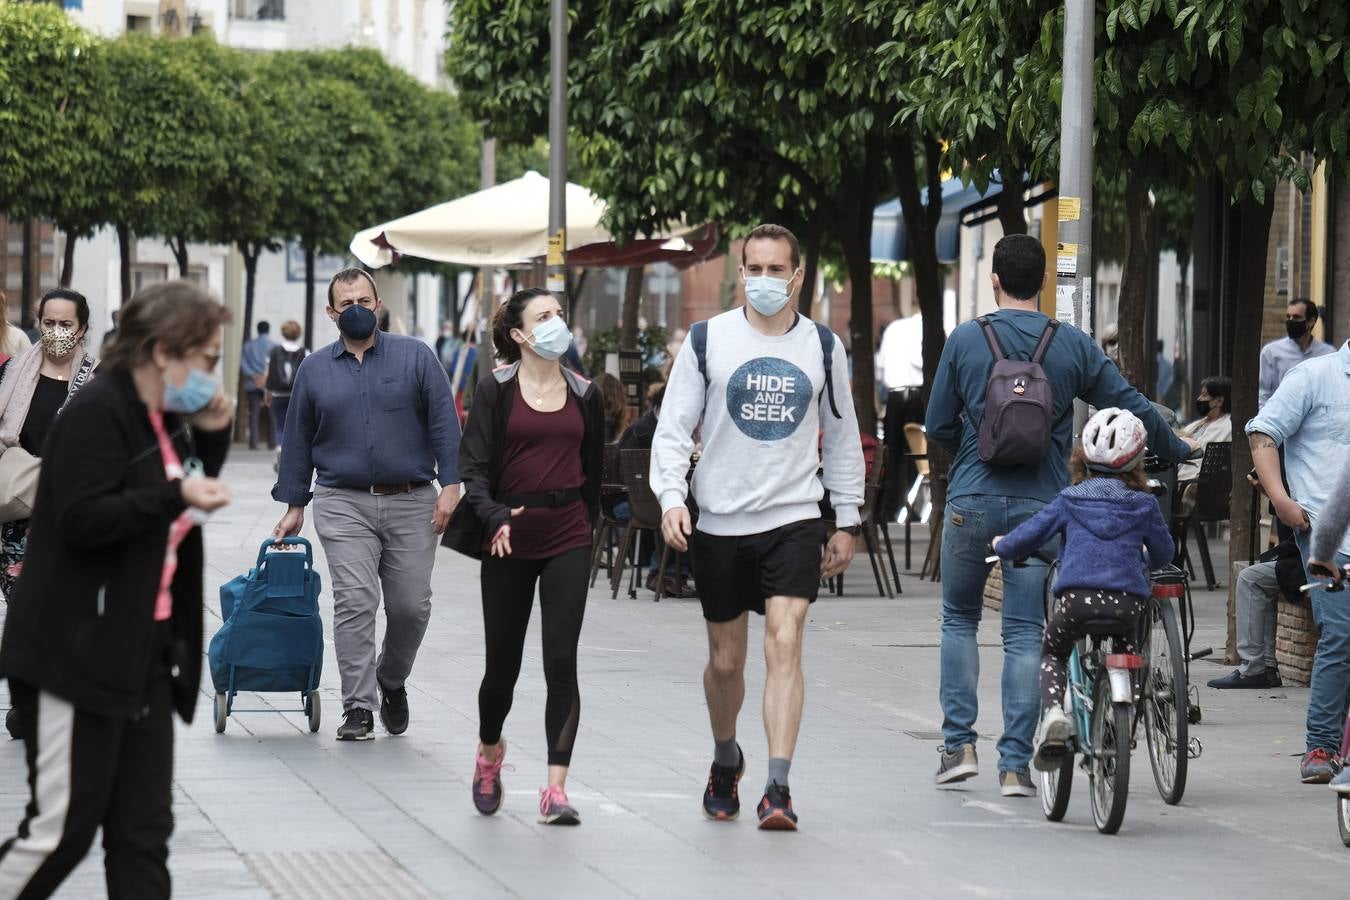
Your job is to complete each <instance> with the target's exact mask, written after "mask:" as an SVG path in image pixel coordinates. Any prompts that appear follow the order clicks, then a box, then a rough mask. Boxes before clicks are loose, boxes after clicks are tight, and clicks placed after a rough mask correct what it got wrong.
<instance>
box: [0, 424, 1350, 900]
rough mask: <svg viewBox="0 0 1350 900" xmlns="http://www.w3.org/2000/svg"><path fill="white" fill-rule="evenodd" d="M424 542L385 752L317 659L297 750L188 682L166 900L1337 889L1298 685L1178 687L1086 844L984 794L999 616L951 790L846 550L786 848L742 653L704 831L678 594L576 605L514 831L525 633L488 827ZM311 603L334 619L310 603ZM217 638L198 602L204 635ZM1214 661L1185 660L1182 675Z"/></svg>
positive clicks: (691, 651) (18, 758)
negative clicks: (1301, 760)
mask: <svg viewBox="0 0 1350 900" xmlns="http://www.w3.org/2000/svg"><path fill="white" fill-rule="evenodd" d="M226 477H227V478H228V479H229V480H230V482H231V485H232V487H233V489H234V491H235V496H236V501H235V503H234V504H233V505H232V506H230V507H229V508H228V509H227V510H225V511H223V512H222V513H221V514H220V515H218V516H217V517H216V518H215V520H214V521H213V522H212V523H211V524H210V525H209V526H208V530H207V536H208V552H207V555H208V572H207V579H206V580H207V584H208V585H209V586H211V587H210V590H212V592H213V590H214V586H215V585H217V584H219V583H222V582H224V581H226V580H228V579H229V578H231V577H233V576H234V575H235V574H237V573H238V572H240V571H243V570H244V569H246V568H247V567H248V566H249V565H250V564H251V563H252V561H253V557H254V556H255V554H256V553H257V548H258V544H259V542H260V541H261V540H262V539H263V538H264V537H265V536H266V535H267V533H268V532H269V531H270V530H271V528H272V527H273V526H274V525H275V523H276V520H277V518H278V517H279V515H280V512H281V509H280V507H279V506H277V505H276V504H274V503H272V502H271V501H270V499H268V490H269V488H270V485H271V479H272V472H271V465H270V457H268V456H267V455H265V454H262V453H248V452H246V451H237V452H236V453H235V455H234V457H233V460H232V462H231V464H230V466H229V469H228V470H227V473H226ZM306 534H307V535H312V528H311V527H309V526H307V528H306ZM316 545H317V542H316ZM439 552H440V556H439V557H438V560H437V568H436V573H435V589H436V607H435V611H434V613H433V617H432V622H431V628H430V631H429V632H428V635H427V640H426V643H425V644H424V646H423V650H422V655H421V657H420V658H419V661H418V664H417V667H416V669H415V670H414V672H413V676H412V679H411V681H410V682H409V697H410V702H411V707H412V727H411V728H410V730H409V731H408V733H407V734H406V735H404V736H402V737H396V738H391V737H389V736H387V735H385V734H384V733H383V732H381V733H380V736H379V737H378V738H377V739H376V740H374V741H370V742H367V743H361V744H338V743H337V742H335V741H334V740H333V731H334V729H335V728H336V726H337V724H338V721H339V717H340V707H341V700H340V696H339V692H338V689H337V683H338V682H337V666H336V664H335V663H334V660H333V658H332V649H331V644H330V646H329V648H328V654H329V655H328V658H327V659H326V660H325V669H324V679H323V689H322V696H323V713H324V723H323V728H322V730H321V731H320V733H319V734H318V735H310V734H309V733H308V730H307V728H306V727H305V724H304V721H303V717H302V716H301V715H300V714H299V713H298V712H296V711H290V708H291V707H294V706H296V705H298V704H296V703H294V702H293V700H292V698H290V697H277V696H266V697H258V696H254V695H242V696H241V698H240V700H239V703H238V705H239V706H241V707H248V708H258V709H282V710H285V711H264V712H240V713H238V714H237V715H235V716H234V717H232V718H231V719H230V721H229V726H228V729H227V731H226V733H225V734H224V735H216V734H215V733H214V731H213V729H212V727H211V722H210V705H211V704H210V695H209V684H208V685H207V686H205V687H204V689H203V693H202V702H201V703H200V704H199V706H198V720H197V722H196V724H194V725H193V726H191V727H180V729H179V744H178V752H177V760H176V776H177V777H176V780H175V814H176V816H177V822H178V825H177V831H176V832H175V835H174V840H173V846H172V855H171V858H170V865H171V867H172V869H173V873H174V879H175V886H176V894H177V896H179V897H201V898H229V900H252V898H260V900H261V898H310V897H313V898H331V897H348V896H351V897H355V896H362V897H368V898H405V897H406V898H427V897H449V898H470V897H539V898H547V900H561V898H568V897H576V898H602V897H606V898H607V897H644V898H646V897H653V898H660V897H671V898H677V897H678V898H684V897H694V896H709V897H801V898H813V897H825V896H854V897H896V896H907V897H937V896H942V897H1026V896H1037V897H1040V896H1044V895H1045V894H1046V891H1047V890H1055V891H1060V890H1063V891H1067V892H1069V893H1070V895H1072V896H1077V897H1110V898H1117V897H1119V896H1121V894H1122V893H1124V892H1128V893H1130V894H1132V895H1135V896H1143V897H1160V898H1161V897H1218V896H1222V897H1225V898H1246V897H1251V898H1270V897H1277V896H1297V895H1305V896H1340V895H1342V894H1343V892H1344V890H1345V884H1346V883H1347V880H1348V879H1350V850H1347V849H1345V848H1342V847H1341V845H1340V841H1339V839H1338V837H1337V833H1336V825H1335V821H1334V817H1333V816H1334V807H1333V803H1332V798H1331V795H1330V793H1329V791H1327V789H1326V788H1323V787H1309V786H1304V785H1302V784H1300V783H1299V781H1298V772H1297V754H1298V753H1299V752H1300V751H1301V750H1302V746H1303V744H1302V730H1303V729H1302V719H1303V710H1304V705H1305V703H1306V694H1307V692H1306V690H1304V689H1283V690H1278V691H1273V692H1270V691H1262V692H1237V693H1228V694H1221V693H1219V692H1215V691H1210V690H1208V689H1206V688H1201V702H1202V705H1203V707H1204V723H1203V724H1202V725H1201V726H1199V727H1198V728H1196V729H1194V731H1193V733H1194V734H1196V735H1198V736H1199V737H1200V739H1201V740H1202V741H1203V742H1204V746H1205V752H1204V756H1203V757H1202V758H1201V759H1199V760H1198V761H1195V762H1193V763H1192V767H1191V776H1190V781H1189V786H1188V788H1187V792H1186V798H1185V801H1184V803H1183V805H1181V806H1179V807H1175V808H1173V807H1167V806H1164V805H1163V803H1162V802H1161V801H1160V800H1159V799H1158V796H1157V793H1156V791H1155V790H1154V788H1153V784H1152V778H1151V775H1150V773H1149V770H1148V764H1147V761H1146V757H1145V756H1144V755H1143V754H1142V753H1141V754H1140V755H1139V756H1138V757H1137V760H1138V764H1137V765H1136V766H1135V768H1134V773H1135V777H1134V779H1133V786H1132V788H1133V789H1132V790H1131V797H1130V805H1129V809H1128V811H1127V814H1126V819H1125V825H1124V828H1123V829H1122V831H1121V833H1120V834H1119V835H1117V836H1115V837H1104V836H1102V835H1099V834H1097V833H1096V831H1095V830H1094V829H1093V827H1092V824H1091V814H1090V812H1089V809H1088V800H1087V789H1086V786H1087V782H1086V779H1085V778H1084V777H1083V776H1081V774H1080V775H1079V776H1078V777H1077V778H1076V780H1075V788H1074V797H1073V803H1072V806H1071V807H1070V811H1069V816H1068V820H1067V822H1066V823H1064V824H1060V825H1051V824H1049V823H1047V822H1045V821H1044V818H1043V817H1042V815H1041V810H1040V803H1039V801H1037V800H1005V799H1003V798H1002V797H1000V796H999V794H998V790H997V783H996V777H995V775H996V773H995V769H996V767H997V757H996V754H995V752H994V748H993V739H994V738H996V737H997V734H998V731H999V725H998V722H999V720H998V717H997V712H998V697H999V692H998V679H997V676H998V672H999V670H1000V667H1001V666H1000V653H999V650H998V648H997V640H998V630H997V621H996V620H994V621H989V622H987V623H986V624H985V626H984V628H983V629H982V632H981V641H982V646H984V647H985V649H983V650H982V652H981V660H982V664H983V668H984V675H985V677H984V679H983V682H982V685H981V699H982V701H983V715H982V716H981V720H980V724H981V725H982V726H983V727H984V728H985V729H987V730H988V738H987V739H986V738H982V739H981V741H980V753H981V756H982V760H981V761H982V765H983V767H982V769H981V772H980V775H979V777H978V778H977V779H974V780H973V781H971V782H967V783H966V786H965V787H964V788H958V789H950V790H936V789H935V788H934V787H933V785H932V772H933V769H934V768H935V767H936V764H937V754H936V752H935V749H936V747H937V746H938V744H939V743H940V735H939V733H938V729H939V721H940V715H941V714H940V711H939V708H938V704H937V679H938V666H937V661H938V650H937V646H938V625H939V622H938V615H939V605H938V601H937V598H938V589H937V586H935V585H933V584H930V583H924V582H919V581H918V580H917V579H916V578H915V577H913V576H912V575H909V576H906V577H904V579H903V587H904V590H905V593H904V595H903V596H902V597H900V598H898V599H896V600H894V601H887V600H883V599H879V598H877V597H876V596H874V594H873V592H874V591H875V588H874V586H872V584H871V574H870V571H869V570H868V568H867V565H866V560H865V558H864V559H860V560H859V561H858V562H855V564H854V566H853V569H852V570H851V571H850V573H849V577H848V581H847V591H846V596H845V597H844V598H842V599H834V598H831V599H822V601H821V602H820V603H818V604H817V605H816V606H815V607H814V608H813V610H812V613H813V614H812V616H811V619H810V622H809V624H808V626H807V636H806V675H807V708H806V717H805V722H804V725H803V734H802V738H801V742H800V744H799V746H798V750H797V758H796V760H795V762H794V765H793V770H792V786H793V794H794V799H795V801H796V805H797V808H798V812H799V813H800V815H801V819H802V830H801V831H800V832H799V833H797V834H762V833H760V832H758V831H757V830H756V829H755V828H754V825H753V806H754V804H755V802H756V801H757V800H758V797H759V793H760V789H761V785H762V781H763V778H764V773H765V764H766V763H765V742H764V737H763V731H762V729H761V728H760V724H759V697H760V695H761V690H762V677H763V655H762V653H761V652H759V651H758V649H757V648H755V647H754V646H753V644H752V652H751V664H750V672H749V681H750V684H749V689H748V695H747V703H746V711H745V713H744V714H743V717H742V727H741V736H740V740H741V743H742V744H743V745H744V747H745V751H746V755H747V757H748V759H749V771H748V772H747V775H746V777H745V780H744V782H743V783H742V788H743V797H742V801H743V803H744V805H745V807H746V810H745V816H744V818H743V820H742V821H741V822H739V823H736V824H714V823H710V822H707V821H705V820H704V819H703V817H702V815H701V811H700V807H699V797H700V795H701V793H702V790H703V786H704V783H705V780H706V777H707V767H708V762H709V759H710V755H711V752H712V742H711V738H710V737H709V733H708V726H707V716H706V711H705V709H704V704H703V696H702V688H701V670H702V665H703V661H704V659H705V643H704V632H703V624H702V620H701V618H700V616H699V613H698V607H697V603H696V602H692V601H680V600H670V601H666V602H663V603H661V604H659V605H658V604H654V603H652V602H651V594H650V593H649V592H645V591H642V592H639V598H638V599H637V600H630V599H628V598H626V597H625V596H624V595H623V594H622V593H621V594H620V598H619V599H618V600H617V601H612V600H610V599H609V594H608V591H601V590H596V591H594V592H592V594H591V604H590V608H589V610H588V616H587V622H586V627H585V630H584V632H583V635H582V648H581V692H582V699H583V709H582V717H581V730H580V733H579V737H578V739H577V745H576V755H575V759H574V768H573V776H572V781H571V783H570V791H569V793H570V796H571V798H572V800H573V802H574V804H575V805H576V806H577V807H578V809H579V810H580V811H581V813H582V816H583V820H584V824H583V825H582V826H581V827H580V828H575V829H548V828H545V827H542V826H539V825H536V824H535V816H536V812H537V804H536V797H537V794H536V791H537V789H538V787H539V786H540V785H541V784H543V782H544V776H545V753H544V746H543V744H544V738H543V700H544V686H543V678H542V675H541V672H540V659H539V652H538V646H539V644H538V635H537V629H532V632H531V637H530V639H529V642H528V643H527V645H526V664H525V667H524V670H523V672H522V676H521V682H520V685H519V688H518V690H517V695H516V703H515V707H514V709H513V710H512V713H511V717H510V719H509V720H508V722H507V728H506V737H507V740H508V742H509V745H510V751H509V755H508V762H509V763H510V764H511V765H513V766H514V771H508V772H507V773H505V776H504V777H505V781H506V786H507V792H508V796H507V802H506V806H505V808H504V810H503V811H502V813H501V814H499V815H498V816H496V817H494V818H491V819H485V818H483V817H481V816H479V815H478V814H477V813H476V812H474V810H473V807H472V804H471V802H470V798H469V778H470V776H471V774H472V768H473V753H474V748H475V745H476V731H477V727H476V726H477V706H476V695H477V687H478V679H479V677H480V676H481V664H482V654H483V649H482V631H481V628H482V625H481V621H482V619H481V614H480V611H479V609H480V607H479V603H480V600H479V593H478V587H477V571H476V567H475V566H474V565H473V564H472V563H471V562H470V561H468V560H465V559H463V558H461V557H458V556H456V555H454V554H451V553H450V552H449V551H444V550H442V551H439ZM920 558H922V549H920V552H919V554H917V555H916V559H915V561H916V563H917V561H918V559H920ZM322 571H323V572H324V574H325V579H326V576H327V571H326V569H322ZM323 602H324V615H325V621H326V622H329V623H331V600H330V598H329V597H328V596H327V595H325V597H324V598H323ZM1223 602H1224V597H1223V595H1220V594H1208V593H1201V594H1199V595H1198V596H1197V606H1199V608H1200V617H1201V627H1200V629H1199V633H1198V634H1197V636H1196V643H1197V645H1203V644H1215V645H1217V644H1219V643H1221V642H1222V605H1223ZM218 623H219V616H218V607H217V604H216V601H215V598H214V596H212V597H210V598H209V602H208V627H207V631H208V632H212V631H214V629H215V627H216V626H217V625H218ZM752 628H753V629H755V631H756V633H759V632H758V628H759V626H758V623H757V624H756V625H755V626H752ZM1223 671H1224V669H1223V668H1221V667H1220V666H1218V665H1216V664H1214V663H1210V662H1197V663H1195V665H1194V678H1193V680H1195V681H1198V682H1201V683H1203V682H1204V681H1205V680H1208V679H1209V678H1212V677H1214V676H1215V675H1216V674H1220V673H1221V672H1223ZM4 704H5V695H4V693H3V689H2V688H0V705H4ZM1141 746H1142V744H1141ZM26 796H27V786H26V784H25V783H24V773H23V765H22V754H21V748H20V746H19V745H18V744H17V743H15V742H10V743H6V744H0V831H3V832H4V833H5V834H7V833H8V829H10V828H12V827H13V823H15V822H16V821H17V819H18V817H19V815H20V811H21V808H22V806H23V803H24V802H25V801H26ZM0 839H3V835H0ZM101 865H102V861H101V856H100V854H99V853H98V851H97V850H96V851H95V853H94V854H93V855H91V857H90V859H88V860H86V862H85V863H84V864H83V865H82V866H81V867H80V869H79V870H78V871H77V872H76V874H75V876H74V877H73V878H72V879H71V881H70V882H69V883H68V884H67V886H66V888H65V890H63V892H62V893H61V894H60V896H62V897H67V898H86V897H100V896H103V887H102V873H101Z"/></svg>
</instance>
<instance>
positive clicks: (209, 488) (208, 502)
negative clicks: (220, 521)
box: [179, 478, 230, 513]
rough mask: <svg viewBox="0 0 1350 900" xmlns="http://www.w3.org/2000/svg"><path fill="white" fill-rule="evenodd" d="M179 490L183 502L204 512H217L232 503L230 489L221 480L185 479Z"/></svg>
mask: <svg viewBox="0 0 1350 900" xmlns="http://www.w3.org/2000/svg"><path fill="white" fill-rule="evenodd" d="M179 484H180V485H181V486H180V488H179V490H180V492H181V493H182V495H183V502H184V503H186V504H187V505H188V506H190V507H192V508H193V509H200V510H201V511H202V512H208V513H210V512H215V511H216V510H218V509H220V508H221V507H222V506H224V505H225V504H227V503H229V502H230V489H229V487H227V486H226V484H225V482H223V481H221V480H220V479H219V478H184V479H183V480H182V481H181V482H179Z"/></svg>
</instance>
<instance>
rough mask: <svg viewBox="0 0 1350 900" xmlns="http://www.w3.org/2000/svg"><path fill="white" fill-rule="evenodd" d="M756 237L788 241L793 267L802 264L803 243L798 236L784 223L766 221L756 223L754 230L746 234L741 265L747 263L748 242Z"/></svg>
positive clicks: (742, 246)
mask: <svg viewBox="0 0 1350 900" xmlns="http://www.w3.org/2000/svg"><path fill="white" fill-rule="evenodd" d="M756 238H766V239H768V240H771V241H787V242H788V246H789V247H791V248H792V268H794V269H796V268H797V267H799V266H800V265H801V264H802V245H801V244H800V243H798V241H797V236H796V235H795V234H793V233H792V232H791V231H788V230H787V229H786V228H784V227H783V226H782V225H775V224H773V223H772V222H765V223H764V224H763V225H756V226H755V229H754V231H751V232H750V233H749V234H748V235H746V238H745V243H744V244H741V265H745V247H746V244H749V243H750V242H751V241H753V240H755V239H756Z"/></svg>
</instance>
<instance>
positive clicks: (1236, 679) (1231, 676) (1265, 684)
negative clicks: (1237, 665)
mask: <svg viewBox="0 0 1350 900" xmlns="http://www.w3.org/2000/svg"><path fill="white" fill-rule="evenodd" d="M1283 683H1284V682H1282V681H1281V680H1280V673H1279V672H1260V673H1258V674H1256V675H1243V674H1242V672H1241V671H1240V670H1238V669H1234V670H1233V671H1231V672H1229V673H1228V674H1227V675H1225V676H1223V677H1222V678H1215V679H1213V680H1211V681H1209V682H1208V684H1209V686H1210V687H1212V688H1217V689H1218V690H1221V691H1222V690H1236V689H1246V690H1260V689H1261V688H1272V687H1280V686H1281V685H1282V684H1283Z"/></svg>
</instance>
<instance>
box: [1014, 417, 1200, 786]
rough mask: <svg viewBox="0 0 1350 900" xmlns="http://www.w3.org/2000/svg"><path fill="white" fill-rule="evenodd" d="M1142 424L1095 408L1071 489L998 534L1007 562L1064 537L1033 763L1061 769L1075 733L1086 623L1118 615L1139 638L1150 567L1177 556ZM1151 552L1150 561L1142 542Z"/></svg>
mask: <svg viewBox="0 0 1350 900" xmlns="http://www.w3.org/2000/svg"><path fill="white" fill-rule="evenodd" d="M1147 439H1148V435H1147V433H1146V432H1145V430H1144V424H1143V423H1142V422H1141V421H1139V419H1138V418H1137V417H1136V416H1135V415H1134V414H1133V413H1131V412H1128V411H1126V410H1121V409H1116V408H1114V407H1112V408H1110V409H1103V410H1099V411H1098V412H1097V413H1096V414H1094V415H1093V416H1092V418H1090V419H1089V420H1088V422H1087V425H1086V427H1084V429H1083V440H1082V444H1081V446H1078V447H1075V448H1074V451H1073V455H1072V456H1071V457H1070V459H1069V474H1070V476H1071V478H1072V482H1073V483H1072V485H1071V486H1069V487H1067V488H1065V489H1064V490H1062V491H1060V493H1059V496H1057V497H1055V499H1054V500H1052V501H1051V502H1050V503H1049V504H1048V505H1046V507H1045V508H1044V509H1042V510H1041V511H1040V512H1039V513H1037V514H1036V515H1035V516H1033V517H1032V518H1030V519H1028V520H1027V521H1025V522H1023V523H1022V524H1021V525H1019V526H1017V527H1016V528H1014V529H1013V530H1012V532H1011V533H1009V534H1008V535H1006V536H1004V537H996V538H994V552H995V553H997V554H998V555H999V557H1000V558H1001V559H1003V560H1005V561H1006V560H1014V559H1022V558H1025V557H1027V556H1030V555H1031V554H1032V553H1033V552H1034V551H1035V550H1037V549H1038V548H1040V547H1041V546H1043V545H1044V544H1046V543H1048V542H1049V541H1050V540H1052V539H1053V538H1055V537H1056V536H1062V537H1063V540H1064V543H1063V548H1062V550H1061V551H1060V555H1059V575H1058V577H1057V578H1056V580H1055V585H1054V594H1055V601H1054V604H1053V607H1052V609H1051V611H1050V619H1049V621H1048V622H1046V626H1045V639H1044V641H1043V643H1042V645H1041V670H1040V688H1041V710H1042V714H1041V721H1040V724H1039V726H1038V727H1037V728H1036V737H1035V743H1034V757H1033V765H1035V766H1036V768H1037V769H1039V770H1041V771H1046V772H1049V771H1053V770H1055V769H1057V768H1059V765H1060V762H1061V761H1062V760H1063V758H1064V755H1065V752H1066V749H1067V747H1066V744H1067V742H1068V740H1069V738H1070V737H1071V736H1072V735H1073V731H1074V726H1073V720H1072V719H1070V718H1069V716H1068V715H1066V714H1065V712H1064V690H1065V686H1066V683H1067V681H1068V661H1069V654H1070V652H1072V650H1073V645H1074V642H1075V641H1077V640H1078V639H1079V638H1081V637H1082V636H1083V635H1082V627H1083V624H1084V623H1086V622H1088V621H1090V620H1094V619H1096V620H1101V619H1115V620H1117V621H1120V622H1124V623H1126V624H1128V625H1129V631H1128V633H1129V634H1134V633H1135V630H1136V628H1137V625H1138V622H1139V617H1140V616H1141V615H1142V614H1143V612H1144V610H1145V608H1146V607H1145V604H1146V603H1147V595H1148V592H1149V585H1148V570H1149V568H1157V567H1159V566H1162V565H1164V564H1166V563H1168V562H1170V561H1171V559H1172V555H1173V553H1174V552H1175V551H1176V548H1175V546H1174V544H1173V542H1172V535H1171V533H1170V532H1169V531H1168V528H1167V521H1166V520H1165V519H1164V518H1163V514H1162V510H1161V509H1160V508H1159V506H1158V501H1157V500H1156V499H1155V498H1154V497H1153V496H1152V494H1150V493H1149V489H1148V478H1147V476H1146V475H1145V474H1144V472H1143V468H1142V463H1143V460H1144V445H1145V443H1146V442H1147ZM1141 545H1142V546H1143V547H1144V548H1145V550H1147V552H1148V566H1147V568H1146V567H1145V564H1144V563H1143V562H1142V561H1141V559H1140V556H1139V548H1140V546H1141ZM1114 643H1115V652H1116V653H1136V652H1137V650H1136V649H1135V648H1134V647H1133V646H1132V644H1133V643H1134V642H1133V640H1131V639H1129V638H1119V637H1117V638H1114Z"/></svg>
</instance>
